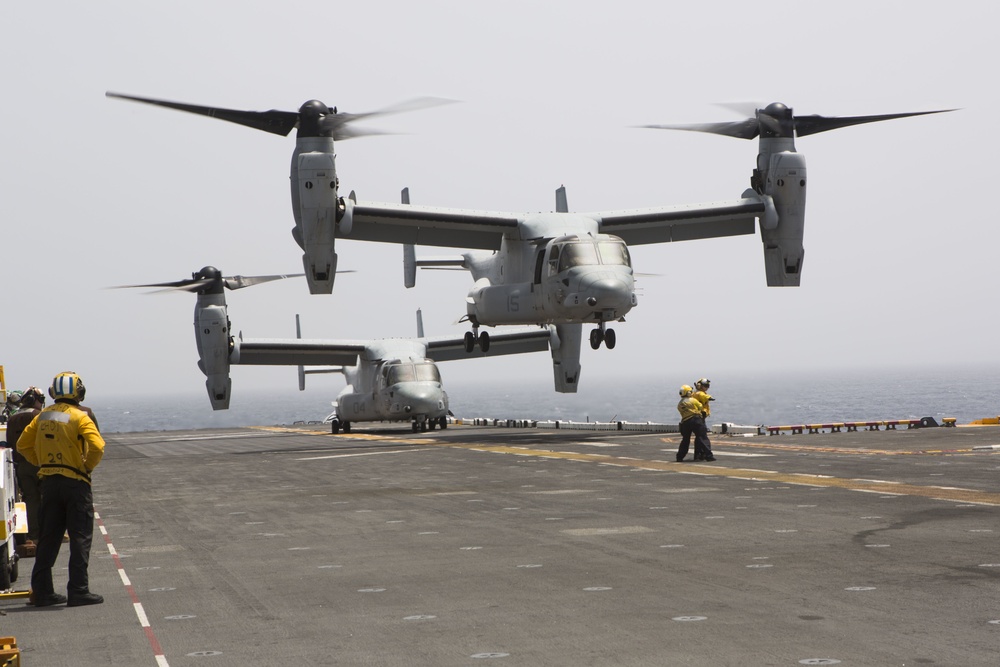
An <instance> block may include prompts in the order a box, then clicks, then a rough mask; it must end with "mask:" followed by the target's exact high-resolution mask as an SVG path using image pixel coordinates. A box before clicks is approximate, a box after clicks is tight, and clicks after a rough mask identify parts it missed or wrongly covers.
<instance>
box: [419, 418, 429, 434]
mask: <svg viewBox="0 0 1000 667" xmlns="http://www.w3.org/2000/svg"><path fill="white" fill-rule="evenodd" d="M426 431H427V422H426V421H422V422H420V432H421V433H424V432H426Z"/></svg>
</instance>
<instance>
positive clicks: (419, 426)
mask: <svg viewBox="0 0 1000 667" xmlns="http://www.w3.org/2000/svg"><path fill="white" fill-rule="evenodd" d="M434 427H439V428H440V429H441V430H442V431H443V430H445V429H446V428H448V418H447V417H437V418H435V419H424V420H423V421H417V420H416V419H414V420H413V432H414V433H416V432H417V431H420V432H421V433H422V432H424V431H427V430H431V431H433V430H434Z"/></svg>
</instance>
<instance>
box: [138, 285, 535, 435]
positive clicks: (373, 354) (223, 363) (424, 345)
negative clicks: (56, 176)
mask: <svg viewBox="0 0 1000 667" xmlns="http://www.w3.org/2000/svg"><path fill="white" fill-rule="evenodd" d="M295 275H298V276H301V275H302V274H295ZM291 277H294V275H271V276H231V277H230V276H223V275H222V272H220V271H219V270H218V269H216V268H215V267H212V266H206V267H204V268H203V269H201V270H200V271H198V272H196V273H193V274H192V277H191V278H188V279H184V280H178V281H173V282H165V283H148V284H142V285H125V286H123V287H161V288H164V289H165V290H181V291H187V292H194V293H195V294H197V297H198V299H197V302H196V304H195V309H194V327H195V340H196V342H197V346H198V367H199V368H200V369H201V371H202V372H203V373H204V374H205V376H206V381H205V387H206V388H207V389H208V396H209V399H210V400H211V402H212V408H213V409H215V410H226V409H228V408H229V400H230V394H231V390H232V380H231V378H230V375H229V371H230V367H231V366H233V365H267V366H298V368H299V389H300V390H302V389H305V376H306V375H307V374H311V373H332V372H339V373H343V374H344V376H345V377H346V378H347V383H348V384H347V387H345V388H344V389H343V391H341V392H340V394H339V395H338V396H337V400H336V409H335V415H334V417H333V419H332V421H331V425H332V429H333V432H334V433H337V432H338V431H339V430H340V429H343V430H344V432H345V433H347V432H349V431H350V430H351V423H352V422H365V421H409V422H411V423H412V425H413V430H414V431H418V430H419V431H426V430H427V429H428V428H432V429H433V428H434V427H435V426H440V427H441V428H444V427H445V425H446V423H447V422H446V416H447V414H448V395H447V394H446V393H445V391H444V389H443V387H442V385H441V374H440V372H439V371H438V368H437V365H436V363H435V362H438V361H450V360H453V359H469V358H474V357H483V356H491V357H492V356H499V355H505V354H521V353H526V352H541V351H544V350H546V349H548V347H549V342H550V340H551V338H552V334H551V332H550V331H549V330H548V329H547V328H545V329H531V330H527V331H511V332H508V333H503V334H498V335H496V336H494V337H493V344H492V345H491V346H490V349H489V353H488V355H487V353H486V352H483V351H477V353H476V354H473V355H470V354H468V353H467V352H466V351H465V341H464V339H462V338H451V337H440V338H427V337H425V336H424V335H423V323H422V322H421V321H420V318H419V315H418V321H417V338H386V339H381V340H326V339H306V338H302V337H301V330H300V328H299V322H298V317H296V336H297V337H296V338H288V339H285V338H243V336H242V334H240V335H239V336H234V335H233V334H232V325H231V323H230V321H229V313H228V307H227V305H226V295H225V290H226V289H240V288H243V287H249V286H251V285H257V284H260V283H264V282H269V281H272V280H279V279H282V278H291ZM306 366H310V367H313V366H322V367H328V366H335V368H320V369H314V370H306V368H305V367H306Z"/></svg>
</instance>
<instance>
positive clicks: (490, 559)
mask: <svg viewBox="0 0 1000 667" xmlns="http://www.w3.org/2000/svg"><path fill="white" fill-rule="evenodd" d="M327 428H328V427H326V426H302V427H298V426H296V427H260V428H243V429H224V430H223V429H219V430H200V431H169V432H156V433H129V434H112V435H109V436H108V437H107V449H106V453H105V457H104V460H103V462H102V463H101V465H100V467H99V468H98V469H97V471H96V474H95V476H94V480H95V481H94V499H95V505H96V509H97V513H98V519H97V522H96V524H97V525H96V526H95V539H94V548H93V552H92V555H91V563H90V578H91V588H92V590H94V591H95V592H97V593H101V594H102V595H104V597H105V603H104V604H103V605H99V606H93V607H78V608H67V607H65V606H57V607H49V608H39V609H36V608H33V607H30V606H26V604H25V601H24V600H23V599H4V600H0V613H2V614H3V615H2V616H0V635H8V636H15V637H16V638H17V642H18V645H19V647H20V648H21V651H22V664H24V665H26V666H27V667H31V666H34V665H38V666H41V665H44V666H46V667H56V666H62V665H65V666H67V667H69V666H72V667H79V666H86V665H129V666H133V665H161V666H162V665H173V666H175V667H177V666H182V665H183V666H187V665H204V666H206V667H207V666H213V667H221V666H224V665H227V666H228V665H234V666H235V665H270V664H280V665H435V666H448V665H480V664H483V663H484V662H485V663H487V664H497V665H574V666H578V665H682V664H683V665H800V664H806V665H832V664H841V665H904V664H905V665H915V664H937V665H995V664H996V661H997V655H998V651H1000V521H998V516H1000V484H998V483H997V479H998V471H1000V429H998V428H989V427H986V428H924V429H912V430H898V431H879V432H866V431H859V432H856V433H820V434H805V435H777V436H756V437H727V436H714V437H713V448H714V450H715V453H716V456H717V457H718V460H717V461H716V462H714V463H692V462H690V455H689V462H686V463H676V462H675V461H674V458H675V455H674V453H675V451H676V448H677V442H678V436H677V435H676V434H643V433H623V432H617V431H611V432H589V431H569V430H541V429H530V428H529V429H507V428H486V427H472V426H452V427H449V428H448V429H447V430H445V431H431V432H427V433H412V432H411V431H410V430H409V428H408V427H406V426H403V427H391V428H390V427H380V428H370V429H364V430H356V431H355V432H353V433H351V434H343V433H342V434H339V435H332V434H330V433H329V432H328V430H327ZM67 558H68V545H66V544H64V545H63V549H62V552H61V553H60V556H59V560H58V562H57V564H56V569H55V580H56V590H57V591H59V590H62V589H63V587H64V586H65V582H66V570H65V566H66V562H67ZM32 563H33V560H32V559H26V560H23V561H21V563H20V570H21V571H20V577H19V579H18V581H17V582H15V588H19V589H26V588H27V587H28V582H29V579H30V569H31V565H32Z"/></svg>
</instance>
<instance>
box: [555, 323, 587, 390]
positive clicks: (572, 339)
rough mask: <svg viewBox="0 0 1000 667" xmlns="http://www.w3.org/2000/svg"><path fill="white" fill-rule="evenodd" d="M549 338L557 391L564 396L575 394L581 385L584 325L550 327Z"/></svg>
mask: <svg viewBox="0 0 1000 667" xmlns="http://www.w3.org/2000/svg"><path fill="white" fill-rule="evenodd" d="M549 337H550V340H549V349H550V350H551V352H552V376H553V379H554V380H555V386H556V391H558V392H559V393H562V394H575V393H576V389H577V387H578V386H579V383H580V342H581V341H582V340H583V325H582V324H556V325H549Z"/></svg>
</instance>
